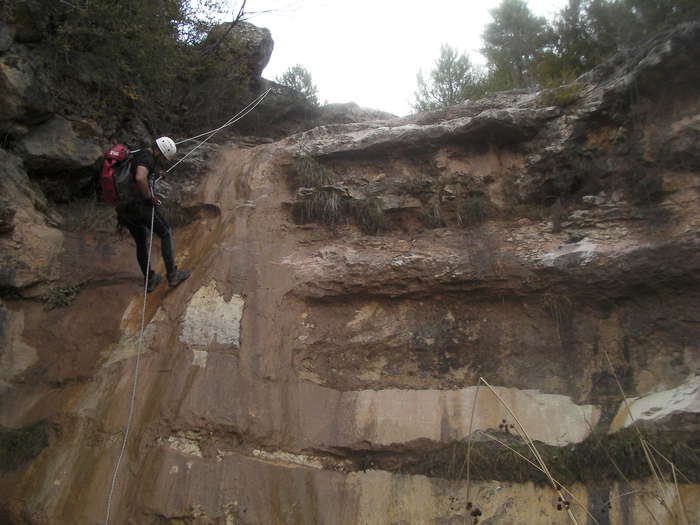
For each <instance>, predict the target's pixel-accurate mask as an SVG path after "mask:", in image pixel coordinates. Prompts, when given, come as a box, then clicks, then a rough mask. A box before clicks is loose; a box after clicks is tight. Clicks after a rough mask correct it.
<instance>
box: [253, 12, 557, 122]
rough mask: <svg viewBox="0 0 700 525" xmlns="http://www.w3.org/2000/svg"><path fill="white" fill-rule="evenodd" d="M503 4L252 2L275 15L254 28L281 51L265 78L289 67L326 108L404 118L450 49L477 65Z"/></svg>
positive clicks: (265, 15)
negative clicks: (419, 77) (335, 105)
mask: <svg viewBox="0 0 700 525" xmlns="http://www.w3.org/2000/svg"><path fill="white" fill-rule="evenodd" d="M498 4H500V0H427V1H426V0H422V1H418V0H305V1H284V0H277V1H272V0H257V1H256V0H248V5H247V9H249V10H250V11H257V10H263V9H272V10H273V11H272V12H270V13H263V14H258V15H254V16H253V18H252V19H251V20H250V22H251V23H253V24H255V25H257V26H259V27H267V28H268V29H269V30H270V31H271V32H272V38H273V40H274V41H275V49H274V51H273V52H272V58H271V59H270V63H269V64H268V66H267V68H266V69H265V71H264V72H263V76H264V77H265V78H268V79H271V80H274V79H275V78H276V77H277V76H279V75H281V74H282V73H283V72H284V71H286V70H287V69H288V68H289V67H291V66H294V65H295V64H301V65H302V66H304V67H305V68H306V69H308V70H309V72H310V73H311V76H312V77H313V80H314V84H315V85H316V86H317V87H318V93H319V100H320V101H321V103H324V102H350V101H352V102H357V103H358V104H359V105H360V106H363V107H368V108H374V109H380V110H383V111H388V112H391V113H394V114H396V115H399V116H402V115H405V114H408V113H411V107H410V103H411V101H412V100H413V93H414V91H415V90H416V74H417V73H418V70H419V69H422V70H423V71H424V73H425V74H427V73H428V72H429V71H430V70H431V69H433V66H434V64H435V60H436V59H437V58H438V55H439V52H440V45H441V44H443V43H446V44H449V45H451V46H452V47H456V48H457V49H458V50H459V51H460V52H463V53H468V54H469V56H470V58H471V59H472V62H473V63H484V59H483V57H481V55H480V54H479V51H478V50H479V48H480V47H482V42H481V35H482V33H483V31H484V28H485V26H486V24H488V23H489V22H491V17H490V15H489V10H490V9H493V8H494V7H496V6H498ZM528 4H529V6H530V10H531V11H532V12H533V13H534V14H536V15H537V16H546V17H547V18H550V19H551V17H552V16H553V15H554V14H556V13H557V12H558V11H559V10H560V9H561V8H562V7H563V6H564V5H565V4H566V0H530V1H529V2H528Z"/></svg>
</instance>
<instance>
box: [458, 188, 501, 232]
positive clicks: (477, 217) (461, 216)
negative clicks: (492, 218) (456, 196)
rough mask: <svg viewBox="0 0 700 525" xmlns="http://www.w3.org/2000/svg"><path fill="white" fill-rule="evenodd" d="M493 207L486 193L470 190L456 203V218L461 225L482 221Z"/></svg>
mask: <svg viewBox="0 0 700 525" xmlns="http://www.w3.org/2000/svg"><path fill="white" fill-rule="evenodd" d="M492 209H493V204H492V203H491V200H490V199H489V197H488V196H487V195H485V194H484V193H481V192H470V193H469V194H467V196H466V197H465V198H464V199H462V200H460V201H459V202H458V205H457V220H458V221H459V223H460V224H461V225H463V226H467V225H469V224H478V223H481V222H484V221H485V220H486V219H487V218H488V216H489V214H490V213H491V211H492Z"/></svg>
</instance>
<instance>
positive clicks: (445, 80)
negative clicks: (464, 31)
mask: <svg viewBox="0 0 700 525" xmlns="http://www.w3.org/2000/svg"><path fill="white" fill-rule="evenodd" d="M417 82H418V90H417V91H416V92H415V94H414V96H415V101H414V102H413V104H412V106H413V108H414V109H415V110H416V111H429V110H433V109H437V108H443V107H447V106H453V105H455V104H459V103H460V102H463V101H464V100H466V99H468V98H473V97H478V96H480V95H481V94H483V90H482V88H481V86H480V75H479V74H478V72H476V71H475V70H474V68H473V66H472V64H471V62H470V61H469V57H468V56H467V55H464V54H459V53H458V51H457V50H456V49H454V48H452V47H450V46H449V45H447V44H443V45H442V46H441V48H440V57H439V58H438V59H437V60H436V62H435V68H434V69H433V70H432V71H431V72H430V79H429V80H428V81H426V80H425V78H424V77H423V72H422V71H419V72H418V75H417Z"/></svg>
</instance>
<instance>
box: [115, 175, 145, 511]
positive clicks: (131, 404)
mask: <svg viewBox="0 0 700 525" xmlns="http://www.w3.org/2000/svg"><path fill="white" fill-rule="evenodd" d="M152 191H153V187H151V192H152ZM155 215H156V207H155V206H153V208H152V209H151V234H150V236H149V239H148V257H147V259H146V279H145V283H144V286H143V308H142V309H141V328H140V330H139V338H138V340H137V342H136V365H135V366H134V384H133V386H132V388H131V400H130V401H129V416H128V417H127V419H126V426H125V428H124V439H123V440H122V448H121V450H120V451H119V457H118V459H117V464H116V465H115V467H114V474H112V486H111V487H110V488H109V496H108V497H107V514H106V516H105V525H107V524H108V523H109V513H110V510H111V508H112V494H113V493H114V487H115V486H116V484H117V474H118V472H119V466H120V465H121V462H122V458H123V457H124V452H125V451H126V442H127V440H128V439H129V430H130V429H131V421H132V419H133V416H134V405H135V402H136V385H137V383H138V380H139V363H140V361H141V343H142V342H143V332H144V325H145V322H146V297H147V294H148V280H149V277H150V275H151V249H152V248H153V222H154V219H155Z"/></svg>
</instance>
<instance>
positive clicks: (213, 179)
mask: <svg viewBox="0 0 700 525" xmlns="http://www.w3.org/2000/svg"><path fill="white" fill-rule="evenodd" d="M698 39H700V25H699V24H695V25H687V26H684V27H682V28H680V29H679V30H677V31H675V32H674V33H672V34H667V35H664V36H661V37H659V38H658V39H657V40H655V41H653V42H650V43H649V44H648V45H647V46H644V47H640V48H639V49H637V50H636V51H635V53H634V54H632V55H630V56H627V57H621V58H620V57H617V58H615V59H613V60H611V61H610V62H609V63H607V64H604V65H603V67H602V68H600V69H599V70H595V71H593V72H592V73H591V75H590V76H588V77H584V78H582V79H580V80H579V84H580V87H579V90H578V93H577V100H576V101H575V102H574V103H572V104H571V105H567V106H566V107H559V106H550V105H547V104H546V103H545V102H546V100H548V99H547V97H546V96H545V95H546V94H543V93H539V94H513V93H504V94H499V95H496V96H494V97H491V98H488V99H484V100H481V101H476V102H473V103H468V104H464V105H462V106H457V107H454V108H450V109H448V110H445V111H440V112H435V113H430V114H422V115H416V116H412V117H408V118H405V119H399V120H390V121H375V122H365V123H351V124H335V125H328V126H323V127H319V128H316V129H314V130H310V131H308V132H306V133H303V134H298V135H295V136H292V137H289V138H288V139H285V140H282V141H279V142H275V143H271V144H263V145H259V146H256V147H230V148H227V149H223V150H221V151H220V152H219V154H218V156H217V157H216V159H214V160H213V161H212V162H211V164H210V165H209V169H208V171H207V172H206V174H205V175H204V176H203V179H202V184H201V185H200V186H199V187H198V188H197V189H196V192H195V194H194V196H193V197H192V202H189V203H186V204H187V205H189V206H191V207H193V208H195V207H196V208H197V209H199V210H208V211H207V213H201V214H200V215H199V216H198V220H197V221H195V222H193V223H191V224H189V225H188V226H187V227H186V228H183V229H181V230H180V231H179V232H178V235H177V245H178V264H179V265H180V266H181V267H191V268H194V272H193V275H192V277H191V278H190V279H189V280H187V281H186V282H185V283H183V284H182V285H181V286H179V287H178V288H176V289H174V290H172V289H171V290H166V288H165V287H164V286H161V287H160V288H159V289H157V290H156V291H155V292H153V293H152V294H150V295H149V296H148V301H147V304H146V305H145V307H144V304H143V297H141V295H140V294H139V289H138V281H139V280H138V276H137V273H136V267H135V262H134V261H133V260H132V259H133V254H132V253H131V250H132V247H131V246H129V245H128V244H127V243H125V242H120V241H118V240H117V239H115V238H111V237H106V238H93V237H86V236H81V235H77V234H73V235H67V234H66V235H65V238H64V244H63V249H62V250H61V251H60V253H59V255H58V257H57V259H56V261H57V262H56V266H55V268H56V271H57V272H58V274H59V276H60V277H61V278H65V277H66V276H68V275H72V276H74V278H75V279H76V281H73V282H77V283H78V284H80V285H81V290H82V291H81V292H80V294H79V295H78V296H77V298H76V299H75V301H74V302H73V303H72V304H71V305H70V306H67V307H65V308H62V309H55V310H48V311H47V310H45V309H43V308H42V307H41V305H39V304H37V303H36V302H30V301H27V300H26V299H20V298H17V297H11V296H7V297H5V299H4V304H3V305H2V306H1V307H0V322H1V323H2V330H0V335H1V336H2V339H1V340H2V341H3V343H4V344H3V351H2V354H0V359H1V360H2V363H3V366H4V367H5V368H4V369H3V370H4V371H3V374H2V375H1V376H0V381H2V382H1V383H0V385H2V388H4V389H5V393H4V395H3V397H2V398H0V399H1V400H0V425H1V426H2V427H4V429H5V430H4V431H5V432H10V430H8V429H12V431H13V432H19V431H20V429H27V428H38V427H32V426H31V425H33V424H35V423H37V422H39V421H44V422H45V423H44V425H48V426H47V427H46V428H45V429H44V430H43V431H42V432H44V434H45V436H46V440H47V442H48V446H47V447H45V448H43V449H42V450H41V451H40V452H38V453H32V454H26V456H27V459H26V460H24V463H23V464H22V465H21V466H20V467H13V468H12V469H5V470H4V471H3V473H2V475H0V494H5V495H6V496H5V497H4V499H2V500H0V501H1V503H2V509H1V510H0V516H3V513H4V514H5V515H6V516H7V520H8V521H9V520H16V521H17V522H23V521H24V522H30V523H42V524H43V523H56V524H59V523H98V522H103V521H104V518H105V513H106V502H107V495H108V493H109V491H110V486H111V483H112V476H113V472H114V467H115V464H116V460H117V457H118V455H119V453H120V450H121V446H122V438H123V436H124V430H125V424H126V421H127V418H128V414H129V403H130V401H129V400H130V399H131V393H132V387H133V384H134V383H133V381H134V375H133V374H134V372H135V371H136V370H138V372H139V376H138V389H137V390H136V398H135V399H136V402H135V411H134V413H133V415H134V417H133V420H132V425H131V427H130V430H129V441H128V446H127V449H126V454H125V457H124V461H123V463H122V466H121V469H120V470H119V475H118V481H117V483H116V486H115V490H114V493H113V498H112V500H111V503H112V505H111V507H110V508H111V514H110V518H111V522H113V523H140V524H141V523H144V524H154V525H155V524H163V523H169V524H173V525H174V524H181V523H191V524H230V523H242V524H263V523H264V524H267V523H305V524H306V523H308V524H314V523H318V524H321V523H323V524H348V525H350V524H354V523H367V524H387V525H388V524H394V523H440V524H456V523H465V522H467V523H475V522H479V523H494V524H506V523H528V524H545V523H553V522H555V523H559V522H562V523H564V522H567V520H569V521H571V522H572V523H574V522H576V523H584V522H585V523H614V524H625V525H626V524H636V523H650V522H655V523H660V524H661V523H662V524H671V523H696V522H698V521H700V498H698V494H700V486H699V485H698V483H699V482H700V467H699V465H700V460H699V459H698V455H697V446H698V421H699V420H698V414H699V413H700V408H699V406H698V392H700V389H699V387H698V377H699V376H700V374H699V370H700V351H699V350H700V349H699V348H698V341H700V323H698V319H697V314H696V310H697V304H698V298H699V291H700V287H699V279H698V278H699V277H700V258H698V256H697V253H698V248H699V247H700V246H699V245H700V238H699V237H698V233H697V232H698V226H700V196H699V193H698V191H697V187H698V183H697V173H698V171H699V170H700V166H699V165H698V164H697V162H696V160H697V159H696V151H695V147H696V146H695V145H694V143H693V137H694V136H695V133H696V129H695V128H696V126H695V124H694V123H695V122H696V120H697V119H698V114H699V112H700V102H699V101H700V90H699V88H698V86H700V74H699V73H700V70H698V69H697V68H694V67H686V68H683V69H682V70H678V71H683V74H680V73H679V72H678V71H676V74H674V75H668V67H671V66H669V65H668V64H671V65H672V67H674V68H675V67H678V66H679V65H683V64H685V65H690V64H697V63H700V56H699V55H698V53H699V51H700V50H699V49H698V47H697V45H696V43H697V41H698ZM658 78H663V79H664V82H659V81H654V79H658ZM309 156H311V157H313V158H314V159H315V160H313V161H312V160H310V159H309ZM319 162H320V164H321V165H322V168H319V167H318V164H316V163H319ZM314 166H315V167H314ZM314 170H316V171H314ZM318 173H321V174H325V175H323V177H320V176H318ZM329 174H330V175H329ZM319 203H320V204H319ZM18 213H20V211H19V210H16V211H15V216H16V214H18ZM10 215H11V214H10ZM8 216H9V215H8ZM13 221H14V222H13ZM3 224H8V225H9V226H6V229H7V228H9V229H10V230H11V231H14V230H12V225H14V228H15V229H17V227H18V225H17V222H16V219H15V218H9V219H6V220H5V222H4V223H3ZM367 232H370V233H367ZM128 261H131V263H129V262H128ZM110 265H111V266H110ZM130 265H131V266H130ZM142 316H143V322H144V331H143V337H142V338H140V337H139V335H140V326H141V321H142ZM76 326H79V327H80V329H79V330H76ZM139 341H140V342H139ZM57 356H60V357H57ZM487 383H488V385H487ZM629 427H632V428H629ZM637 432H639V433H640V434H638V433H637ZM642 432H643V433H644V434H643V436H644V440H645V443H647V442H648V443H649V444H650V447H653V449H651V448H648V449H647V450H648V451H649V450H651V452H648V453H649V454H650V455H653V457H654V458H655V461H656V463H657V464H658V465H659V467H658V468H659V470H660V474H659V476H658V480H657V479H654V478H652V476H651V474H650V473H651V470H650V467H649V466H648V465H647V464H646V463H645V459H644V455H645V454H644V452H643V451H642V448H641V447H642V445H641V442H640V439H639V436H640V435H642V434H641V433H642ZM13 435H14V434H13ZM527 437H529V438H531V439H532V440H534V442H535V446H536V447H537V449H538V451H539V452H540V453H541V454H542V457H543V460H545V463H546V464H547V466H548V470H551V473H552V475H553V476H554V478H556V480H557V481H556V482H554V483H553V482H551V481H548V480H547V478H546V477H545V476H544V475H542V474H541V473H539V471H538V470H537V469H536V468H535V467H533V466H531V465H530V464H528V463H527V462H526V461H525V460H523V459H522V457H520V456H517V454H515V453H514V452H513V451H512V450H515V451H516V452H518V453H521V454H523V455H525V457H526V458H527V460H529V461H532V462H533V463H536V461H537V460H536V459H535V457H534V455H530V452H528V451H527V448H526V447H525V446H524V445H523V441H524V440H525V439H526V438H527ZM494 440H497V441H498V442H499V443H496V442H495V441H494ZM506 446H508V447H511V450H509V449H507V448H505V447H506ZM520 451H522V452H520ZM610 460H614V461H615V466H612V465H611V463H610ZM667 460H668V461H672V462H673V464H674V465H675V466H676V468H677V469H678V470H676V469H673V468H671V467H670V466H669V463H668V461H667ZM655 468H656V467H655ZM681 472H682V474H681ZM674 479H677V481H678V483H677V484H675V483H674ZM560 485H561V486H564V487H565V489H563V488H562V489H560V488H559V486H560ZM475 518H477V519H476V520H475ZM20 520H22V521H20Z"/></svg>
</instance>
